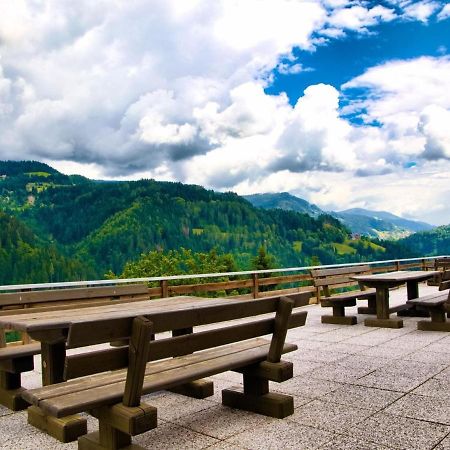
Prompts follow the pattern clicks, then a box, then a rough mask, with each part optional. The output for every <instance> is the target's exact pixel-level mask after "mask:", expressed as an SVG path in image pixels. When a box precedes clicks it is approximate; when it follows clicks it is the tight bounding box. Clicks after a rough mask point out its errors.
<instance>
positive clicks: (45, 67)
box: [0, 0, 450, 224]
mask: <svg viewBox="0 0 450 450" xmlns="http://www.w3.org/2000/svg"><path fill="white" fill-rule="evenodd" d="M449 30H450V3H449V2H448V1H444V0H384V1H382V2H374V1H367V0H245V1H238V0H183V1H182V2H181V1H179V0H164V1H163V0H134V1H133V2H130V1H128V0H97V1H96V2H92V1H88V0H79V1H77V2H61V1H60V0H42V1H40V2H36V1H33V0H15V1H14V2H11V1H10V0H0V158H2V159H16V160H17V159H37V160H40V161H44V162H47V163H49V164H51V165H53V166H54V167H55V168H57V169H59V170H61V171H62V172H65V173H80V174H82V175H86V176H89V177H91V178H104V179H138V178H143V177H146V178H155V179H158V180H174V181H181V182H184V183H194V184H200V185H203V186H205V187H207V188H212V189H215V190H219V191H227V190H231V191H235V192H238V193H240V194H250V193H258V192H283V191H288V192H290V193H292V194H294V195H297V196H299V197H302V198H304V199H306V200H308V201H310V202H312V203H315V204H317V205H318V206H319V207H321V208H323V209H330V210H331V209H332V210H343V209H347V208H354V207H361V208H366V209H372V210H386V211H389V212H392V213H394V214H398V215H401V216H404V217H407V218H413V219H414V218H415V219H420V220H423V221H428V222H430V223H434V224H449V223H450V204H449V202H448V200H447V199H448V196H449V191H450V188H449V186H450V126H449V123H450V54H449V49H450V31H449Z"/></svg>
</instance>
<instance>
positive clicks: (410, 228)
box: [244, 192, 433, 239]
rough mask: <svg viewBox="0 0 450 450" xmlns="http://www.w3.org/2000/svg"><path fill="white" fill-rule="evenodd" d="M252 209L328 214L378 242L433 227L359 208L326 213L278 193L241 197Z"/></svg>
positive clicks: (385, 213) (300, 200)
mask: <svg viewBox="0 0 450 450" xmlns="http://www.w3.org/2000/svg"><path fill="white" fill-rule="evenodd" d="M244 198H245V199H246V200H248V201H249V202H250V203H251V204H252V205H253V206H256V207H257V208H264V209H277V208H279V209H284V210H288V211H297V212H300V213H304V214H309V215H310V216H312V217H318V216H320V215H321V214H330V215H332V216H333V217H336V218H337V219H338V220H340V221H341V222H342V223H343V224H344V225H345V226H346V227H347V228H349V229H350V230H351V231H352V232H353V233H354V234H360V235H364V236H369V237H373V238H379V239H400V238H403V237H406V236H409V235H410V234H412V233H415V232H417V231H426V230H431V229H432V228H433V225H430V224H428V223H425V222H418V221H414V220H408V219H404V218H402V217H399V216H396V215H394V214H391V213H388V212H385V211H370V210H367V209H362V208H353V209H347V210H345V211H338V212H335V211H330V212H325V211H323V210H321V209H320V208H319V207H317V206H316V205H313V204H311V203H309V202H307V201H306V200H304V199H302V198H299V197H296V196H294V195H291V194H289V193H288V192H281V193H279V194H253V195H246V196H244Z"/></svg>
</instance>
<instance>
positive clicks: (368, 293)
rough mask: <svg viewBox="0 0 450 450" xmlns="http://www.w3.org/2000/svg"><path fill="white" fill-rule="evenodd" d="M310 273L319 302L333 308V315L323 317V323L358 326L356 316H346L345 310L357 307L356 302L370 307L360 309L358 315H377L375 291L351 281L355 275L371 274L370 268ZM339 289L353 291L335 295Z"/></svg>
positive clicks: (313, 270)
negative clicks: (362, 301) (366, 302)
mask: <svg viewBox="0 0 450 450" xmlns="http://www.w3.org/2000/svg"><path fill="white" fill-rule="evenodd" d="M310 272H311V276H312V278H313V282H314V286H315V288H316V297H317V301H318V302H320V304H321V306H322V307H325V308H330V307H331V308H333V315H331V316H330V315H323V316H322V323H332V324H340V325H354V324H356V322H357V320H356V316H346V315H345V308H346V307H347V306H355V305H356V300H367V301H368V306H367V307H359V308H358V313H360V314H376V302H375V289H366V288H365V287H364V286H360V285H359V284H358V283H356V282H355V281H354V280H352V279H351V277H352V276H354V275H363V274H367V273H370V267H369V266H367V265H361V266H350V267H339V268H334V269H333V268H331V269H312V270H311V271H310ZM339 288H351V289H353V290H350V291H346V292H341V293H337V294H335V293H333V290H336V289H339ZM322 293H323V295H322Z"/></svg>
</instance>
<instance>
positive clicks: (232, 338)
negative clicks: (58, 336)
mask: <svg viewBox="0 0 450 450" xmlns="http://www.w3.org/2000/svg"><path fill="white" fill-rule="evenodd" d="M306 316H307V312H304V311H297V312H295V313H293V314H292V315H291V318H290V321H289V323H288V328H289V329H290V328H295V327H299V326H303V325H304V324H305V321H306ZM273 331H274V318H269V319H263V320H258V321H255V322H252V323H243V324H237V325H231V326H227V327H222V328H219V329H215V330H206V331H200V332H196V333H193V334H186V335H182V336H177V337H171V338H166V339H161V340H157V341H153V342H151V343H150V350H149V361H152V360H158V359H163V358H168V357H170V356H180V355H185V354H188V353H193V352H198V351H201V350H205V349H208V348H211V347H218V346H221V345H226V344H231V343H232V342H236V341H239V340H244V339H252V338H255V337H258V336H264V335H267V334H271V333H273ZM127 352H128V350H127V347H122V348H120V347H119V348H112V349H105V350H97V351H95V352H90V353H84V354H83V353H82V354H78V355H71V356H68V357H67V358H66V367H65V378H66V379H71V378H76V377H81V376H86V375H91V374H93V373H96V372H99V371H106V370H116V369H120V368H122V367H126V365H127V363H128V359H127Z"/></svg>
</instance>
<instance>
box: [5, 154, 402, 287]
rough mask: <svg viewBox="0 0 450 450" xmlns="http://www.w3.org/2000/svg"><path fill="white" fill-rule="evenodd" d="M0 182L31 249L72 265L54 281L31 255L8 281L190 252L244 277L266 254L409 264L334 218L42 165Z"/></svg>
mask: <svg viewBox="0 0 450 450" xmlns="http://www.w3.org/2000/svg"><path fill="white" fill-rule="evenodd" d="M0 174H1V175H2V177H1V179H0V201H1V204H2V206H3V210H4V211H6V212H7V213H8V214H10V215H13V216H14V217H15V218H16V222H15V223H17V224H18V225H17V226H18V227H20V226H22V225H20V224H19V222H18V221H20V222H23V223H24V224H25V225H26V227H28V229H29V230H31V231H29V232H30V233H32V235H33V239H31V238H30V239H31V241H30V242H31V243H36V245H38V243H39V247H40V249H41V251H44V250H45V251H47V252H50V253H51V252H53V253H51V254H52V255H54V256H52V257H50V256H48V255H47V256H46V257H44V254H42V258H44V259H45V258H46V259H47V260H52V261H54V260H57V261H61V264H62V266H64V264H68V268H67V270H65V271H62V269H61V272H58V274H55V272H52V270H51V269H43V268H42V267H41V266H43V267H47V266H48V265H46V264H47V263H46V262H45V261H43V260H42V259H39V258H41V257H39V258H36V259H34V262H30V261H32V260H33V258H32V257H30V261H29V263H30V264H34V265H36V269H34V271H31V272H30V271H28V272H29V273H25V272H24V273H23V274H22V275H23V276H21V275H20V274H19V273H18V272H17V273H16V274H14V276H12V274H11V278H7V282H16V281H17V282H19V281H20V282H22V281H25V280H26V281H33V282H42V281H50V280H55V279H67V280H70V279H82V278H85V277H87V276H88V277H96V278H101V277H103V276H104V275H105V273H107V272H110V271H112V272H113V273H116V274H120V273H122V272H123V270H124V267H125V265H126V263H127V262H130V261H136V260H138V259H139V257H140V255H141V254H143V253H148V252H151V251H158V252H168V251H170V250H177V251H178V250H179V249H181V248H185V249H188V250H189V251H191V252H193V253H194V254H195V253H202V254H209V252H211V251H212V250H214V251H215V252H216V253H217V254H218V255H224V254H229V255H228V256H227V258H228V260H227V261H228V262H227V264H228V265H229V266H230V267H231V266H232V265H234V266H235V267H236V268H237V269H241V270H244V269H249V268H251V267H252V261H254V258H255V256H256V255H257V254H258V251H259V250H260V248H261V247H263V248H265V250H266V251H267V253H268V254H269V255H270V256H271V257H272V258H273V264H274V265H276V266H279V267H282V266H284V267H288V266H291V267H292V266H300V265H310V264H320V263H321V264H332V263H338V262H351V261H362V260H375V259H385V258H386V257H389V256H391V255H392V254H393V253H396V255H395V256H394V257H408V256H410V254H409V252H408V250H407V249H406V248H403V247H401V245H398V244H395V245H391V244H390V243H385V242H373V241H370V240H369V239H364V238H363V239H355V240H353V239H351V238H350V231H349V230H348V229H347V228H345V227H344V226H343V225H342V224H341V223H340V222H339V221H338V220H337V219H335V218H333V217H331V216H328V215H321V216H319V217H317V218H313V217H311V216H309V215H307V214H301V213H297V212H293V211H283V210H280V209H276V210H262V209H259V208H255V207H254V206H252V205H251V204H250V203H249V202H248V201H246V200H245V199H243V198H242V197H239V196H238V195H236V194H234V193H216V192H213V191H210V190H206V189H204V188H202V187H200V186H194V185H183V184H181V183H169V182H157V181H154V180H140V181H133V182H127V181H123V182H95V181H91V180H87V179H86V178H83V177H77V176H70V177H68V176H65V175H62V174H59V173H58V172H56V171H55V170H54V169H52V168H51V167H49V166H47V165H45V164H41V163H35V162H22V163H21V162H15V163H11V162H4V163H1V164H0ZM23 229H25V226H23ZM19 241H20V240H16V241H15V242H16V243H17V244H19ZM29 245H31V244H29ZM33 245H34V244H33ZM13 247H14V246H13ZM17 247H18V248H19V247H20V245H17ZM8 249H9V250H8ZM8 249H7V248H6V247H4V246H3V244H2V250H3V251H4V253H5V252H6V253H8V252H9V253H11V251H12V250H11V249H12V247H11V245H9V247H8ZM398 253H401V254H400V255H399V254H398ZM56 255H65V256H64V257H63V256H59V257H58V256H56ZM194 256H195V255H194ZM52 258H53V259H52ZM55 258H56V259H55ZM58 258H60V259H58ZM230 258H231V259H232V260H233V261H230ZM78 261H82V268H81V267H80V266H78V265H79V264H80V263H79V262H78ZM63 263H64V264H63ZM58 264H59V263H58ZM62 266H61V267H62ZM18 267H19V266H18ZM20 267H22V266H20ZM53 267H55V263H53ZM58 267H59V265H58ZM18 270H19V269H18ZM58 270H59V269H58ZM24 271H25V269H24ZM19 272H20V270H19ZM10 280H14V281H10Z"/></svg>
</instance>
